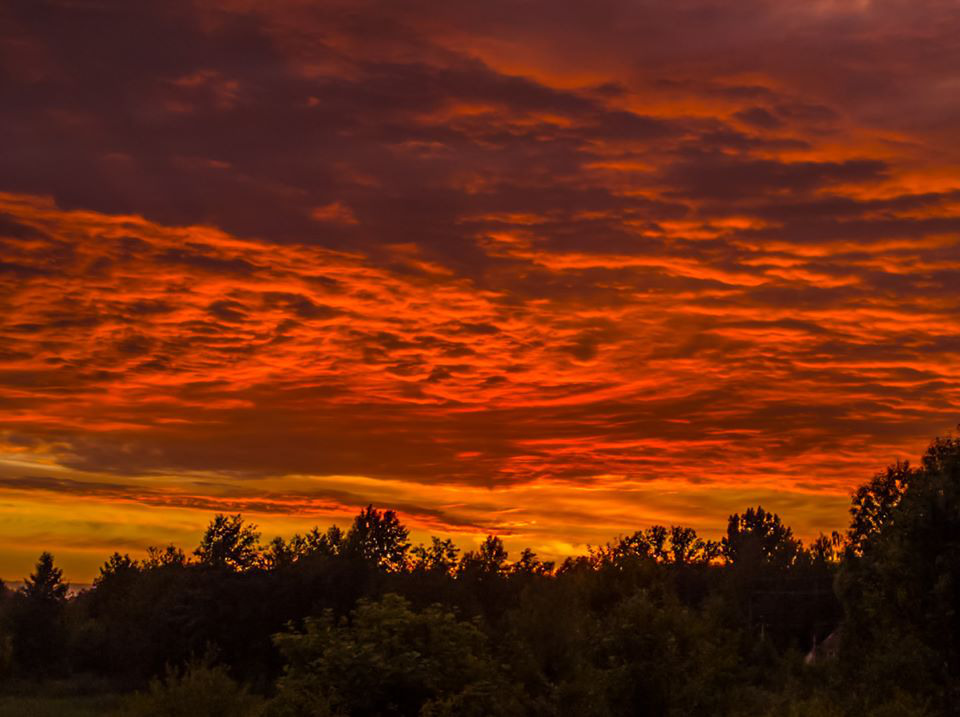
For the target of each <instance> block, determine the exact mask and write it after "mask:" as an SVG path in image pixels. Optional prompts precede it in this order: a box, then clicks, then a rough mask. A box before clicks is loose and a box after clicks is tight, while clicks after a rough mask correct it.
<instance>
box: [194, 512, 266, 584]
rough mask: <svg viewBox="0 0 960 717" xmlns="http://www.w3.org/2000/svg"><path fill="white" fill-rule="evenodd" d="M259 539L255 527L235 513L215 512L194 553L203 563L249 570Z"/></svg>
mask: <svg viewBox="0 0 960 717" xmlns="http://www.w3.org/2000/svg"><path fill="white" fill-rule="evenodd" d="M259 542H260V534H259V533H258V532H257V526H255V525H246V524H245V523H244V522H243V517H242V516H240V515H239V514H237V515H223V514H218V515H216V516H215V517H214V519H213V521H212V522H211V523H210V525H209V526H207V530H206V532H204V534H203V539H202V540H201V541H200V546H199V547H198V548H197V549H196V550H195V551H194V554H195V555H196V556H197V558H198V559H199V561H200V562H201V563H202V564H204V565H209V566H211V567H215V568H228V569H230V570H237V571H243V570H249V569H250V568H252V567H253V566H254V565H255V564H256V562H257V558H258V545H259Z"/></svg>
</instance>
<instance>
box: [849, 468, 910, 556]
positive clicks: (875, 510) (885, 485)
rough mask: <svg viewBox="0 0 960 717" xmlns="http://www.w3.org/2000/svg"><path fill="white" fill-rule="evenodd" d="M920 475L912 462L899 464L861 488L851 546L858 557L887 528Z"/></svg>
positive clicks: (853, 512)
mask: <svg viewBox="0 0 960 717" xmlns="http://www.w3.org/2000/svg"><path fill="white" fill-rule="evenodd" d="M916 475H917V471H915V470H913V469H912V468H911V467H910V464H909V463H908V462H903V463H901V462H899V461H898V462H897V463H896V465H892V466H889V467H888V468H887V470H886V471H884V472H883V473H878V474H877V475H875V476H874V477H873V480H871V481H870V482H868V483H866V484H864V485H862V486H860V487H859V488H857V491H856V493H854V494H853V505H852V506H851V507H850V515H851V521H850V529H849V531H848V532H847V538H848V546H849V548H850V549H851V550H852V551H853V552H854V553H856V554H860V553H862V552H863V550H864V549H865V548H866V545H867V543H868V542H869V541H870V540H871V539H872V538H873V537H875V536H876V535H877V534H878V533H879V532H880V530H881V528H883V526H884V525H886V524H887V523H888V522H889V521H890V518H891V516H892V515H893V511H894V510H895V509H896V507H897V506H898V505H899V504H900V499H901V498H902V497H903V493H904V491H905V490H906V489H907V486H908V485H909V484H910V482H911V481H912V480H913V479H914V478H915V477H916Z"/></svg>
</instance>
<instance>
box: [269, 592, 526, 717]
mask: <svg viewBox="0 0 960 717" xmlns="http://www.w3.org/2000/svg"><path fill="white" fill-rule="evenodd" d="M276 642H277V646H278V647H279V649H280V651H281V653H282V654H283V656H284V658H285V660H286V662H287V667H286V669H285V671H284V675H283V677H281V679H280V680H279V682H278V695H277V698H276V699H275V700H274V702H273V704H272V705H271V709H270V711H269V714H271V715H284V716H286V715H290V716H291V717H292V716H293V715H303V716H304V717H307V716H308V715H314V714H329V715H418V714H431V715H446V714H470V713H474V714H491V713H490V712H486V711H485V710H487V709H489V708H490V707H491V706H492V705H494V704H501V705H502V706H503V707H504V708H507V709H508V708H509V707H510V701H509V700H505V699H504V697H503V695H504V694H506V693H508V692H509V686H508V685H507V683H506V681H505V680H504V678H503V676H502V675H501V673H500V671H499V668H498V666H497V665H496V664H495V663H494V662H493V661H492V660H491V658H490V655H489V653H488V651H487V648H486V639H485V636H484V634H483V632H482V631H481V630H480V628H479V627H478V626H477V625H476V624H473V623H470V622H463V621H460V620H457V618H456V617H455V615H454V614H453V613H451V612H450V611H448V610H446V609H444V608H442V607H441V606H439V605H433V606H430V607H427V608H426V609H424V610H422V611H419V612H417V611H414V610H412V609H411V606H410V603H409V602H408V601H406V600H404V599H403V598H402V597H400V596H398V595H394V594H389V595H386V596H384V597H383V599H382V600H380V601H377V602H371V601H368V600H361V601H360V603H359V604H358V606H357V608H356V610H354V611H353V613H352V614H351V616H350V620H349V621H347V620H345V619H342V620H336V619H335V618H334V616H333V614H332V612H331V611H329V610H328V611H326V612H325V613H324V614H323V615H322V616H321V617H319V618H308V619H307V620H306V621H305V624H304V631H303V632H291V633H286V634H281V635H278V636H277V638H276ZM496 713H499V714H507V712H499V711H498V712H496Z"/></svg>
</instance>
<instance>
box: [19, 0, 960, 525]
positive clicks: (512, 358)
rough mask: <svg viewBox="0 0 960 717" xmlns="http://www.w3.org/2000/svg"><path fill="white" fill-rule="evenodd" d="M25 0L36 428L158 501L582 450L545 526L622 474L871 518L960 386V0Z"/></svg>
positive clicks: (595, 510) (104, 497)
mask: <svg viewBox="0 0 960 717" xmlns="http://www.w3.org/2000/svg"><path fill="white" fill-rule="evenodd" d="M0 12H2V17H0V20H2V21H0V28H3V29H2V30H0V92H2V94H3V97H4V99H5V101H4V103H3V107H2V108H0V131H2V133H3V136H4V137H5V138H6V139H7V142H6V145H7V146H8V148H9V149H8V151H5V152H4V153H2V155H0V177H3V180H2V182H0V192H2V194H0V275H2V276H3V277H4V281H3V282H2V283H0V307H2V309H3V311H2V312H0V401H2V402H3V405H4V412H3V413H2V415H0V431H3V432H4V433H3V439H2V441H3V443H2V445H3V451H4V454H9V455H12V456H21V457H23V456H30V457H31V460H33V459H36V460H38V461H40V462H41V464H43V465H46V466H54V467H59V468H60V469H63V470H67V469H69V470H72V471H83V472H87V473H89V474H90V475H95V476H97V481H99V482H100V483H103V484H105V485H107V484H109V485H112V484H118V485H121V484H124V481H130V480H134V477H137V476H139V477H140V478H137V480H140V479H142V481H143V485H144V486H149V487H150V490H149V491H144V492H142V495H144V496H155V499H156V502H157V506H155V507H157V509H158V510H159V509H161V508H160V507H158V506H159V504H160V502H162V500H163V499H164V498H163V497H164V496H165V495H167V494H169V495H174V494H176V493H177V490H178V489H177V481H176V480H175V479H174V478H172V476H177V475H195V474H202V475H203V476H205V477H206V479H207V480H209V481H210V482H211V484H213V485H216V486H218V488H217V490H213V489H210V490H207V491H195V492H194V493H196V495H194V493H190V495H193V496H194V498H196V499H197V500H198V501H200V502H197V503H196V504H192V503H191V504H190V505H187V504H184V506H183V507H182V509H183V510H185V511H190V510H195V511H199V510H205V509H206V508H207V507H212V506H213V505H215V504H216V503H217V501H227V500H228V498H227V494H228V493H229V490H228V488H231V487H233V488H235V489H236V490H241V489H242V490H246V491H247V492H248V494H245V495H244V496H241V497H237V496H233V497H230V498H229V500H232V501H238V500H241V498H242V499H243V500H249V501H252V502H251V503H250V505H251V506H253V505H254V504H256V505H258V506H260V508H257V510H261V509H262V512H264V514H268V513H269V514H270V515H280V514H281V513H282V511H284V510H289V511H292V512H295V510H296V508H295V506H294V505H293V502H284V501H279V502H278V503H275V504H270V505H268V504H267V503H264V502H263V501H264V500H267V499H266V498H264V494H263V493H260V492H257V490H255V489H254V488H253V487H252V486H254V485H255V484H256V483H257V482H262V481H267V480H278V481H294V477H295V476H311V477H312V479H314V480H318V481H323V482H322V489H318V490H320V493H318V494H317V496H316V500H318V501H323V500H328V501H332V502H334V503H337V501H340V503H343V504H345V505H346V504H349V505H351V506H352V505H354V504H363V503H364V502H365V500H364V499H363V495H362V494H363V491H364V490H368V491H369V493H370V496H371V497H374V496H375V497H377V498H378V499H382V500H383V502H384V503H389V502H390V500H389V499H390V497H391V493H390V490H394V491H401V489H400V488H398V487H397V486H399V485H401V484H402V485H403V486H404V488H403V489H402V491H401V492H398V493H395V494H394V497H395V498H396V500H397V501H400V496H401V493H402V501H403V505H404V506H405V508H406V509H407V510H408V511H409V512H410V514H411V515H413V514H416V511H417V507H418V506H419V507H420V508H422V509H423V510H424V511H426V510H427V507H430V509H431V510H434V509H435V510H441V507H438V506H437V505H436V504H435V501H434V497H435V495H437V494H438V491H439V492H443V494H444V495H447V493H445V491H450V493H449V495H448V498H447V499H446V503H445V505H446V506H447V507H445V508H443V516H444V517H443V521H442V522H443V524H444V525H455V524H463V525H467V524H469V525H470V526H473V527H488V528H489V527H491V526H493V527H496V526H500V527H510V526H508V525H507V523H506V522H503V523H502V524H501V523H497V522H496V521H484V520H483V519H482V515H481V514H482V510H481V508H483V507H490V506H491V505H493V504H497V505H499V506H500V507H498V508H497V510H500V509H503V505H501V504H500V503H497V501H499V500H500V497H501V496H511V498H510V499H511V500H516V501H520V502H518V503H516V505H515V506H514V507H515V508H516V512H517V513H518V514H519V515H521V516H523V515H528V516H531V515H533V514H535V513H537V505H536V503H537V498H536V495H537V493H536V491H537V490H538V488H537V487H538V486H541V485H549V486H550V491H554V493H551V495H555V496H556V497H555V501H556V503H557V505H559V504H560V503H563V506H564V507H563V509H562V510H559V509H558V511H557V513H556V517H555V518H553V519H551V518H550V516H549V515H548V514H543V515H540V514H538V515H539V518H538V519H539V520H542V521H546V523H545V524H544V525H543V526H541V528H539V529H538V530H542V532H538V533H537V535H538V536H539V537H538V539H539V540H541V541H542V542H543V543H544V544H546V542H548V536H552V537H549V540H553V541H554V542H555V543H559V542H562V540H561V536H562V535H563V534H564V531H571V532H572V533H577V535H579V536H580V537H581V538H583V540H587V537H589V539H591V540H592V539H594V538H595V537H596V533H595V532H592V529H589V528H588V527H587V526H588V525H589V524H596V525H601V526H602V525H607V524H609V525H611V526H613V525H616V526H620V525H625V520H624V519H623V515H622V514H621V513H620V512H618V511H617V509H616V506H615V501H616V495H617V494H622V493H623V490H624V487H625V486H626V487H629V486H638V487H637V490H638V491H647V487H649V486H652V485H658V486H665V485H671V486H673V488H672V490H676V491H677V492H678V493H677V495H679V496H681V498H678V499H677V500H678V502H677V505H678V506H682V507H683V509H684V510H686V511H687V514H688V515H689V516H690V517H691V519H693V518H695V517H697V515H699V513H698V512H697V511H698V510H700V509H701V507H702V509H703V511H707V510H708V509H709V510H711V511H716V510H719V508H718V507H717V506H718V505H719V503H717V502H716V501H712V500H711V499H709V498H708V497H705V496H706V495H707V492H708V491H709V490H714V491H718V493H717V495H721V494H722V495H724V496H727V497H728V498H729V497H731V496H734V495H738V496H739V495H741V494H740V493H738V492H737V491H739V490H740V489H741V488H742V489H743V490H744V491H747V492H748V489H755V490H756V491H760V492H762V491H767V493H765V494H770V493H769V492H770V491H771V490H772V488H771V486H778V487H779V490H780V491H781V492H782V494H783V495H791V496H793V495H796V496H803V498H802V499H800V498H798V499H797V501H796V506H797V510H798V511H800V512H801V513H802V514H801V515H799V516H798V517H794V516H789V515H788V516H785V517H786V518H787V520H788V522H803V523H804V524H805V525H808V526H813V525H814V523H815V522H816V520H820V521H821V522H820V523H818V524H817V525H818V526H820V527H822V528H823V529H830V528H834V527H838V525H840V524H841V523H842V522H843V521H844V520H845V515H844V514H843V511H842V510H839V509H837V508H836V506H837V500H836V496H838V495H842V494H843V493H844V492H846V491H848V490H849V489H850V488H851V487H852V486H853V485H855V484H856V483H858V482H860V481H862V480H864V479H865V478H866V477H868V476H869V475H870V474H871V473H872V472H873V471H874V470H877V469H879V468H881V467H882V466H883V464H884V463H886V462H888V461H890V460H894V459H896V458H898V457H909V456H915V455H916V454H917V453H919V452H920V451H921V450H922V448H923V445H924V443H925V441H926V440H928V439H929V438H930V437H931V436H932V435H934V434H936V433H938V432H942V431H944V430H947V429H949V428H950V427H951V426H952V425H954V424H955V423H956V421H957V417H956V408H955V407H956V405H957V401H958V399H960V378H958V372H957V368H956V361H955V359H954V356H955V354H956V348H957V347H956V341H955V337H956V335H957V334H958V333H960V331H958V330H960V326H958V323H957V318H956V317H957V316H958V315H960V305H958V303H960V302H958V299H957V295H956V291H955V290H954V288H955V286H956V285H957V284H958V281H960V276H958V274H960V243H958V239H957V237H958V231H960V185H958V182H957V179H956V172H955V170H954V167H955V166H957V165H958V163H960V156H958V150H957V149H956V142H955V141H951V140H952V139H953V135H954V134H955V127H956V125H957V120H958V116H960V104H958V102H957V98H958V97H960V94H958V93H957V92H954V91H952V90H953V89H954V85H955V84H956V82H955V78H954V77H953V76H952V75H951V72H952V69H951V68H953V67H956V66H957V65H958V62H960V58H958V57H957V46H956V43H955V42H954V41H953V38H954V37H955V36H956V33H957V31H958V30H960V27H958V17H957V15H956V12H955V11H954V8H953V5H952V4H951V3H949V2H946V1H944V2H940V1H938V2H932V3H926V4H924V7H923V11H922V12H921V11H920V10H918V9H917V5H916V3H907V2H901V1H900V0H892V1H890V2H874V3H860V2H852V1H851V2H842V1H838V2H818V3H808V4H805V5H803V6H799V5H797V6H789V7H788V6H786V5H784V4H783V3H776V2H770V1H769V0H748V1H747V2H743V3H736V4H729V6H724V7H719V6H717V5H716V3H714V2H712V0H702V1H701V0H697V1H696V2H693V3H692V4H668V3H652V2H633V1H631V2H627V1H626V0H605V1H604V2H601V3H600V4H599V5H597V4H593V5H591V6H590V7H589V8H587V7H586V6H584V5H583V4H581V3H574V2H559V3H557V2H552V3H549V4H546V3H544V2H541V1H540V0H535V1H534V2H528V3H524V4H522V5H517V4H516V3H510V4H509V5H507V4H505V3H502V2H500V1H499V0H495V1H493V2H488V3H482V4H477V3H472V4H471V3H457V2H454V3H446V4H443V5H442V6H438V5H437V4H436V3H430V4H427V3H422V2H419V1H417V2H410V3H403V4H394V5H387V4H384V3H377V2H373V1H372V0H371V1H370V2H367V1H363V2H351V3H349V4H347V3H341V2H326V3H320V4H316V3H314V4H309V3H300V2H276V3H270V4H259V3H253V4H250V3H246V2H244V3H239V2H232V1H228V0H222V1H221V2H217V3H203V4H200V5H198V4H195V3H192V2H185V1H184V2H180V1H179V0H176V1H174V2H164V3H159V2H157V3H145V4H143V5H142V6H140V7H138V9H137V11H136V12H133V11H131V10H129V9H125V8H123V7H121V6H120V5H117V4H110V3H107V4H97V3H61V2H53V1H51V2H38V3H31V4H16V5H13V6H10V7H5V8H4V9H3V10H2V11H0ZM504 18H510V22H505V21H504ZM18 475H19V474H18ZM335 476H354V477H358V476H359V477H360V478H362V479H363V480H368V481H374V483H363V482H362V481H360V482H357V481H353V482H351V486H352V488H351V491H350V492H349V495H348V496H346V495H341V494H338V493H337V492H336V491H337V488H336V484H337V479H335V478H333V477H335ZM357 480H360V479H359V478H358V479H357ZM5 485H6V488H5V489H4V490H11V491H12V490H14V487H13V486H12V485H8V484H5ZM20 485H21V488H22V490H21V492H22V493H28V492H29V491H30V490H35V491H38V492H44V491H45V492H46V493H53V492H56V491H58V490H59V491H60V492H61V493H62V494H63V495H67V494H69V492H70V491H71V490H73V488H72V487H68V488H62V487H60V488H58V487H57V486H56V485H54V484H45V485H46V487H44V486H41V485H40V484H33V483H21V484H20ZM374 485H375V486H379V487H377V488H376V489H374V488H373V487H372V486H374ZM238 486H239V487H238ZM364 486H366V487H364ZM384 486H392V488H385V487H384ZM813 486H816V487H818V490H819V491H821V492H822V494H823V498H822V502H821V503H819V504H818V503H817V502H816V501H817V497H816V495H815V493H816V490H813V489H812V488H811V487H813ZM18 490H19V489H18ZM111 490H112V489H111ZM125 490H126V489H125ZM564 490H567V491H570V493H569V496H568V497H561V493H562V491H564ZM650 490H652V489H650ZM604 491H606V492H604ZM281 493H283V491H282V490H281V491H274V494H281ZM488 493H489V494H490V495H487V494H488ZM78 494H79V493H78ZM745 494H746V493H744V495H745ZM297 495H300V494H297ZM122 496H127V497H122ZM122 496H121V494H112V493H109V492H106V493H100V494H97V495H93V494H90V495H86V494H84V499H85V500H87V499H89V500H91V501H94V502H96V501H102V502H104V504H106V503H109V502H110V501H127V500H128V497H129V494H128V493H123V494H122ZM484 496H486V497H484ZM598 496H603V497H602V499H601V498H600V497H598ZM682 496H689V497H690V498H689V501H688V502H684V501H686V498H683V497H682ZM574 498H575V499H574ZM21 499H24V498H23V496H21ZM650 499H652V498H651V497H650V494H649V492H646V493H644V500H650ZM24 500H25V499H24ZM150 500H154V498H150ZM191 500H192V498H191ZM503 500H506V498H504V499H503ZM718 500H719V499H718ZM724 500H726V498H725V499H724ZM340 503H337V504H338V505H339V504H340ZM572 503H576V505H572ZM127 504H128V505H129V503H127ZM222 504H223V505H228V504H229V505H231V506H238V505H240V504H239V503H237V502H233V503H227V502H224V503H222ZM144 505H146V504H144ZM271 505H273V506H279V507H277V511H279V512H276V513H272V512H270V510H272V508H270V506H271ZM724 505H726V504H724ZM698 506H699V507H698ZM824 506H831V507H830V510H833V511H834V512H833V513H829V515H830V516H832V518H831V519H830V520H829V521H826V519H825V518H824V516H825V515H827V513H828V512H829V511H828V510H827V508H826V507H824ZM739 508H742V506H736V505H733V506H730V509H731V510H733V509H739ZM131 509H132V508H131ZM169 509H170V510H173V508H169ZM250 509H251V510H253V509H254V508H252V507H251V508H250ZM268 509H270V510H268ZM663 514H670V515H676V513H670V512H669V511H667V510H666V509H665V510H664V512H663ZM704 514H705V513H704ZM424 515H426V513H424ZM711 515H713V513H711ZM612 516H613V517H612ZM561 517H562V519H561ZM814 517H816V520H815V519H814ZM278 520H279V518H278ZM424 520H426V519H425V518H424ZM518 520H520V518H518ZM551 520H552V521H553V522H550V521H551ZM458 521H460V522H459V523H458ZM565 521H566V522H565ZM825 521H826V522H825ZM521 522H522V521H521ZM514 527H516V526H514ZM598 530H599V529H598ZM567 542H568V543H572V542H576V541H572V540H568V541H567ZM581 542H582V541H581Z"/></svg>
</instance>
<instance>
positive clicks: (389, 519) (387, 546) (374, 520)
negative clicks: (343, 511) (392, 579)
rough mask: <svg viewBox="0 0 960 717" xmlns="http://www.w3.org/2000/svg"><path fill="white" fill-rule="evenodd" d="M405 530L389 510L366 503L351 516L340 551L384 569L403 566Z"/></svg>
mask: <svg viewBox="0 0 960 717" xmlns="http://www.w3.org/2000/svg"><path fill="white" fill-rule="evenodd" d="M408 535H409V531H408V530H407V529H406V528H405V527H404V526H403V524H402V523H401V522H400V520H399V518H397V514H396V513H394V512H393V511H392V510H386V511H383V512H381V511H379V510H376V509H375V508H374V507H373V506H372V505H368V506H367V507H366V508H365V509H364V510H362V511H360V514H359V515H358V516H357V517H356V518H355V519H354V521H353V525H352V526H351V527H350V530H349V531H348V532H347V536H346V538H345V540H344V548H343V550H344V552H345V553H346V554H348V555H350V556H353V557H359V558H362V559H364V560H366V561H368V562H370V563H372V564H374V565H377V566H379V567H381V568H383V569H385V570H391V571H399V570H402V569H403V568H404V567H405V566H406V562H407V551H408V550H409V549H410V543H408V542H407V536H408Z"/></svg>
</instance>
